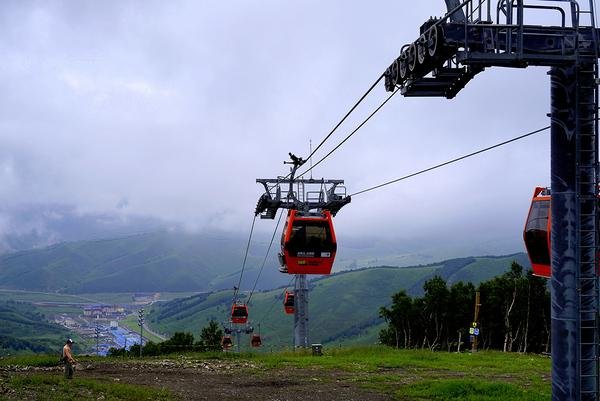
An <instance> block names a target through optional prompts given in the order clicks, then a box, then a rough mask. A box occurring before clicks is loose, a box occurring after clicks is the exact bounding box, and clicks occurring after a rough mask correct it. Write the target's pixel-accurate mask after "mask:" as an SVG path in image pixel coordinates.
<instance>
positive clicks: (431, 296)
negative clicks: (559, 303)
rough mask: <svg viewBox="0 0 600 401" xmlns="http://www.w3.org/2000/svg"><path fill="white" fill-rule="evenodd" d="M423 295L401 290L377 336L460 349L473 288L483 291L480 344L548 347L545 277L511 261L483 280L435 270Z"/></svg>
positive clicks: (399, 343) (384, 311) (405, 344)
mask: <svg viewBox="0 0 600 401" xmlns="http://www.w3.org/2000/svg"><path fill="white" fill-rule="evenodd" d="M423 291H424V295H423V296H422V297H411V296H410V295H408V294H407V292H406V291H404V290H402V291H399V292H397V293H395V294H394V295H393V296H392V303H391V305H389V306H384V307H381V308H380V310H379V315H380V316H381V317H382V318H383V319H385V321H386V322H387V327H386V328H384V329H383V330H381V332H380V334H379V338H380V340H381V342H382V343H384V344H387V345H390V346H394V347H397V348H429V349H432V350H435V349H441V350H448V351H452V350H459V349H460V348H462V349H464V348H465V347H466V346H469V345H470V341H471V339H472V338H471V337H470V333H469V329H470V328H471V327H472V323H473V322H474V318H475V316H474V315H475V314H474V307H475V294H476V291H479V292H480V304H481V307H480V311H479V317H478V319H477V328H478V329H479V337H478V342H479V347H480V348H484V349H497V350H502V351H505V352H510V351H518V352H548V351H549V349H550V293H549V291H548V288H547V280H546V279H543V278H540V277H536V276H534V275H532V274H531V272H530V271H527V272H524V269H523V267H522V266H521V265H520V264H518V263H517V262H513V263H512V265H511V267H510V269H509V270H508V271H507V272H505V273H504V274H502V275H500V276H498V277H495V278H492V279H490V280H487V281H483V282H481V283H480V284H479V285H478V286H477V287H475V286H474V285H473V284H472V283H464V282H462V281H459V282H456V283H454V284H452V285H450V286H449V285H448V283H447V282H446V281H445V280H444V279H443V278H441V277H439V276H435V277H433V278H431V279H429V280H427V281H425V283H424V285H423Z"/></svg>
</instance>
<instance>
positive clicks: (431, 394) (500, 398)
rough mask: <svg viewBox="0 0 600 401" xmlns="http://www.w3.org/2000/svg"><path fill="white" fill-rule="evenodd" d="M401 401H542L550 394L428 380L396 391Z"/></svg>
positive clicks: (511, 386) (461, 381)
mask: <svg viewBox="0 0 600 401" xmlns="http://www.w3.org/2000/svg"><path fill="white" fill-rule="evenodd" d="M395 395H396V397H397V398H398V399H399V400H411V401H419V400H428V401H543V400H550V392H549V391H548V392H546V393H540V392H539V391H532V390H524V389H521V388H520V387H519V386H517V385H515V384H511V383H501V382H491V381H479V380H478V381H475V380H472V379H458V380H456V379H454V380H444V381H442V380H425V381H421V382H419V383H416V384H412V385H406V386H403V387H402V388H401V389H400V390H398V391H396V393H395Z"/></svg>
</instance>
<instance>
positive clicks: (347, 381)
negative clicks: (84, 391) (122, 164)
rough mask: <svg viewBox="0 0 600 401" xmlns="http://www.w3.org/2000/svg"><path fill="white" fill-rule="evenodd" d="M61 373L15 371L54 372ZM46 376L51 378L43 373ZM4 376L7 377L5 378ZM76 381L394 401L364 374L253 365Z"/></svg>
mask: <svg viewBox="0 0 600 401" xmlns="http://www.w3.org/2000/svg"><path fill="white" fill-rule="evenodd" d="M59 369H60V368H46V369H44V368H41V369H35V370H33V371H32V370H28V371H25V372H22V371H13V372H10V374H29V373H46V372H55V373H56V374H57V375H60V374H61V371H60V370H59ZM40 370H42V371H46V372H40ZM3 373H4V374H6V373H8V372H3ZM75 375H76V376H77V377H81V378H90V379H92V378H95V379H102V380H106V379H112V380H114V381H116V382H121V383H128V384H135V385H143V386H152V387H155V388H166V389H168V390H170V391H171V392H172V393H174V394H175V395H177V396H178V397H179V398H180V399H182V400H209V401H216V400H222V401H230V400H261V401H296V400H297V401H301V400H302V401H305V400H310V401H337V400H339V401H387V400H392V399H393V398H392V397H391V396H390V395H386V394H383V393H380V392H376V391H374V390H369V389H365V388H363V387H361V385H360V383H361V381H363V379H364V374H361V373H349V372H342V371H333V370H326V369H317V368H305V369H302V368H295V367H286V368H285V369H284V370H276V369H263V368H260V367H259V366H257V365H254V364H252V363H249V362H231V361H195V362H193V361H186V360H182V361H173V360H164V361H160V360H157V361H145V362H123V363H105V362H101V363H90V364H86V365H85V366H80V367H79V369H78V370H77V371H76V372H75Z"/></svg>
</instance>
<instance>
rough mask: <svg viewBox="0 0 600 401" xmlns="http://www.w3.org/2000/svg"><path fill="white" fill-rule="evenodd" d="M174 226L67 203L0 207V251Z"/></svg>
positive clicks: (151, 219) (152, 219)
mask: <svg viewBox="0 0 600 401" xmlns="http://www.w3.org/2000/svg"><path fill="white" fill-rule="evenodd" d="M169 226H173V225H172V224H169V223H167V222H165V221H162V220H160V219H157V218H153V217H150V216H136V215H131V214H125V213H122V212H118V211H115V212H114V213H98V212H83V211H80V210H78V209H77V208H76V207H74V206H72V205H66V204H39V203H38V204H36V203H30V204H23V205H19V206H14V207H7V206H4V207H0V253H5V252H12V251H20V250H26V249H33V248H40V247H45V246H49V245H54V244H57V243H60V242H66V241H80V240H90V239H99V238H114V237H121V236H125V235H132V234H135V233H144V232H150V231H156V230H159V229H164V228H167V227H169Z"/></svg>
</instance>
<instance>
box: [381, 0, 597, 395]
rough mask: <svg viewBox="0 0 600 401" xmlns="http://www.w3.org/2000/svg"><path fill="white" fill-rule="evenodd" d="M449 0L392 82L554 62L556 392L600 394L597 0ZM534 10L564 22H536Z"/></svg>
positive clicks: (418, 88)
mask: <svg viewBox="0 0 600 401" xmlns="http://www.w3.org/2000/svg"><path fill="white" fill-rule="evenodd" d="M445 3H446V7H447V11H448V12H447V14H446V15H445V16H443V17H441V18H431V19H429V20H428V21H426V22H425V23H424V24H423V25H421V28H420V30H419V33H418V34H419V36H418V37H417V39H416V40H414V41H413V42H411V43H407V44H405V45H404V46H402V47H401V50H400V55H399V56H398V57H397V58H396V59H395V60H394V62H393V63H392V64H391V65H390V66H389V67H388V68H387V70H386V71H385V73H384V76H385V87H386V90H388V91H395V90H400V93H401V94H402V95H404V96H406V97H417V96H418V97H426V96H427V97H429V96H439V97H445V98H447V99H452V98H454V97H455V96H456V95H457V94H458V92H460V91H461V90H462V89H463V88H465V85H466V84H467V83H468V82H469V81H470V80H471V79H473V78H474V77H475V76H476V75H477V74H479V73H482V72H483V71H484V70H485V69H486V68H489V67H510V68H525V67H528V66H534V65H535V66H547V67H550V68H551V71H550V76H551V81H552V88H551V97H552V99H551V108H552V111H551V126H552V127H551V137H552V138H551V141H552V144H551V148H552V149H551V181H552V182H551V186H552V228H551V230H552V238H551V248H552V258H551V259H552V260H551V271H552V280H551V299H552V306H551V310H552V328H551V335H552V400H553V401H600V397H599V396H600V392H599V387H600V385H599V382H600V375H599V372H600V369H599V367H598V363H599V357H600V353H599V352H598V350H599V346H598V340H599V338H598V337H599V333H598V332H599V326H598V312H599V305H598V302H599V300H600V295H599V283H598V274H597V273H598V263H597V258H598V253H599V250H598V245H599V226H598V221H599V219H600V216H599V215H600V212H599V208H598V198H597V195H598V149H597V147H598V124H597V119H598V110H597V108H598V91H597V84H598V82H599V81H598V58H599V55H600V43H599V40H598V38H599V35H600V30H599V29H598V28H597V27H596V16H595V11H594V3H595V1H594V0H585V1H584V0H580V1H578V0H555V1H543V2H535V4H529V2H526V1H525V0H511V1H508V0H464V1H457V0H445ZM526 3H528V4H526ZM534 13H535V16H534V15H533V14H534ZM538 13H542V14H545V15H546V16H547V17H546V18H547V20H548V21H550V18H552V17H551V16H552V15H554V16H556V15H560V23H558V24H557V23H554V24H555V25H532V24H531V21H532V19H531V18H532V17H533V16H534V17H535V18H539V17H540V15H542V14H538ZM463 16H464V17H463ZM526 21H528V22H527V23H526Z"/></svg>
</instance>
